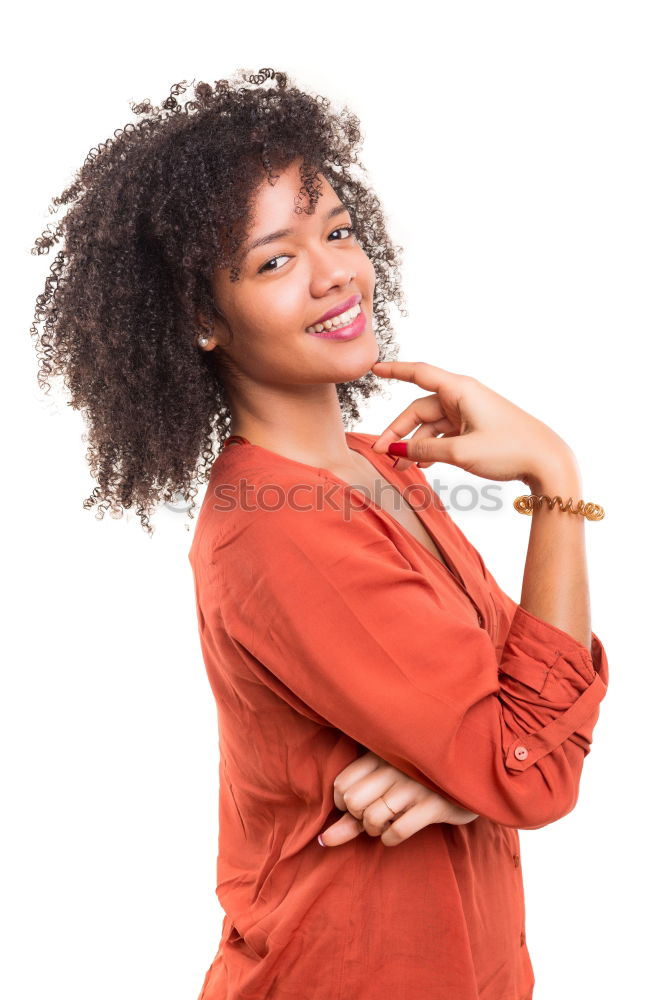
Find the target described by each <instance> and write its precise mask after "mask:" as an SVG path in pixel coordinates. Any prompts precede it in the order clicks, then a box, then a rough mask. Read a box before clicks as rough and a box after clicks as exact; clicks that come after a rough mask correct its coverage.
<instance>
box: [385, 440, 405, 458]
mask: <svg viewBox="0 0 666 1000" xmlns="http://www.w3.org/2000/svg"><path fill="white" fill-rule="evenodd" d="M388 453H389V455H400V456H401V457H402V458H407V442H406V441H395V442H394V443H393V444H390V445H389V446H388Z"/></svg>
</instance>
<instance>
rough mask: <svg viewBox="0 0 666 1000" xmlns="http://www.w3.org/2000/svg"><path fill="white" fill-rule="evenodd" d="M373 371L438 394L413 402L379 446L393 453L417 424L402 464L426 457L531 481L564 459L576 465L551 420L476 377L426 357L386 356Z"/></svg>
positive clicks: (502, 477)
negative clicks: (437, 364)
mask: <svg viewBox="0 0 666 1000" xmlns="http://www.w3.org/2000/svg"><path fill="white" fill-rule="evenodd" d="M372 371H373V372H374V374H376V375H379V376H380V377H381V378H396V379H400V380H401V381H404V382H413V383H414V384H415V385H418V386H420V388H421V389H427V390H429V391H430V392H431V393H432V395H430V396H423V397H421V398H419V399H416V400H414V402H413V403H410V404H409V406H408V407H407V408H406V409H405V410H403V411H402V413H401V414H400V415H399V416H397V417H396V418H395V420H393V421H391V423H390V424H389V426H388V427H387V428H386V430H384V431H383V432H382V433H381V434H380V435H379V437H378V438H377V440H376V441H375V442H374V444H373V446H372V447H373V450H374V451H377V452H380V453H382V454H383V453H386V451H387V449H388V446H389V445H390V444H393V443H394V442H398V441H400V440H401V439H402V438H404V437H405V435H406V434H409V433H410V431H412V430H414V428H415V427H416V428H417V430H416V432H415V434H413V436H412V437H411V438H409V439H408V440H407V441H406V442H405V444H406V445H407V457H406V458H405V459H401V460H400V462H399V463H398V464H397V467H398V468H406V467H407V466H406V465H405V464H403V463H404V462H418V464H419V466H421V467H422V468H425V467H427V466H429V465H431V464H432V463H433V462H448V463H449V464H451V465H456V466H458V468H460V469H465V471H466V472H471V473H473V474H474V475H475V476H481V477H482V478H484V479H494V480H498V481H502V480H512V479H518V480H521V481H522V482H524V483H526V484H527V485H530V482H531V481H538V480H539V479H541V478H542V477H543V475H544V473H548V472H549V471H550V470H551V469H556V468H559V467H560V466H561V465H562V463H563V462H568V463H569V464H570V463H571V462H572V461H573V462H574V463H575V459H574V456H573V452H572V451H571V449H570V448H569V446H568V445H567V443H566V442H565V441H564V440H563V439H562V438H561V437H559V435H558V434H556V433H555V431H554V430H552V429H551V428H550V427H548V425H547V424H544V423H543V422H542V421H541V420H538V419H537V418H536V417H533V416H532V415H531V414H529V413H527V412H526V411H525V410H522V409H521V408H520V407H519V406H516V405H515V403H512V402H510V401H509V400H508V399H505V397H504V396H500V395H499V393H496V392H494V391H493V390H492V389H490V388H489V387H488V386H487V385H484V384H483V383H482V382H479V381H478V380H477V379H475V378H472V377H471V376H469V375H459V374H456V373H455V372H449V371H445V370H444V369H443V368H436V367H435V366H434V365H429V364H425V363H424V362H422V361H415V362H412V361H381V362H377V363H376V364H374V365H373V366H372ZM438 434H445V435H446V436H445V437H443V438H442V437H438V436H437V435H438Z"/></svg>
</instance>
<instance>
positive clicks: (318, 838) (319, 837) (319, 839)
mask: <svg viewBox="0 0 666 1000" xmlns="http://www.w3.org/2000/svg"><path fill="white" fill-rule="evenodd" d="M317 840H318V841H319V843H320V844H321V846H322V847H326V844H325V843H324V841H323V840H322V839H321V834H319V836H318V837H317Z"/></svg>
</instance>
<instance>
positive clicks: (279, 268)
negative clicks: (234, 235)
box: [211, 161, 379, 385]
mask: <svg viewBox="0 0 666 1000" xmlns="http://www.w3.org/2000/svg"><path fill="white" fill-rule="evenodd" d="M279 174H280V176H279V178H278V180H277V181H276V183H275V185H274V186H271V185H270V184H269V183H268V181H264V182H263V183H262V184H261V185H260V187H259V188H258V189H257V194H256V201H255V202H254V203H253V206H252V213H253V214H252V218H251V219H250V227H251V228H250V229H249V233H248V239H247V241H246V243H245V246H244V250H247V254H246V256H245V257H244V258H243V259H242V261H241V264H240V276H239V280H238V281H235V282H232V281H231V280H230V277H229V270H228V268H224V269H220V270H218V271H217V272H216V274H215V277H214V281H213V294H214V296H215V301H216V304H217V308H218V309H219V310H220V312H221V313H222V314H223V316H224V320H222V319H219V318H216V321H215V341H216V342H217V343H218V344H219V345H220V346H221V347H222V350H223V351H224V354H225V355H226V356H227V357H229V358H230V359H231V361H232V362H233V366H234V367H235V368H236V369H237V371H238V372H239V373H240V375H241V377H243V376H245V378H246V379H248V380H250V381H252V382H262V383H273V384H282V385H296V384H301V385H304V384H312V383H335V382H349V381H353V380H355V379H357V378H360V377H361V376H362V375H364V374H366V373H367V372H368V371H369V370H370V368H371V367H372V365H373V364H374V363H375V361H377V359H378V356H379V351H378V345H377V341H376V340H375V337H374V333H373V329H372V302H373V292H374V286H375V271H374V268H373V266H372V262H371V261H370V258H369V257H368V256H367V255H366V254H365V252H364V251H363V249H362V247H361V246H360V244H359V243H358V242H357V240H356V237H355V236H354V234H353V233H352V232H351V230H350V226H351V216H350V214H349V212H348V211H347V209H346V208H345V207H344V205H343V206H341V203H340V199H339V197H338V196H337V194H336V193H335V191H334V189H333V188H332V187H331V185H330V184H329V183H328V181H326V180H325V178H323V177H322V178H321V179H322V182H323V186H322V189H321V194H320V196H319V198H318V200H317V204H316V206H315V212H314V213H313V214H312V215H307V214H306V213H305V212H304V211H302V212H300V213H296V212H295V211H294V206H295V205H296V204H297V199H298V195H299V190H300V188H301V186H302V182H301V179H300V175H299V170H298V162H297V161H295V162H294V163H292V164H291V165H290V166H289V167H288V168H286V169H285V170H283V171H280V172H279ZM298 204H299V205H301V207H305V206H306V205H307V200H304V199H303V198H301V200H300V201H298ZM336 209H337V211H336ZM277 230H291V232H289V233H287V234H285V235H282V236H279V237H274V238H272V239H271V240H270V242H269V241H266V242H264V243H263V244H262V245H259V246H255V247H252V243H253V242H254V241H255V240H259V239H261V238H263V237H267V236H270V234H273V233H275V232H276V231H277ZM248 248H249V249H248ZM353 296H356V297H357V298H358V296H360V302H359V305H360V308H361V313H362V316H361V317H359V320H357V321H356V322H357V323H359V322H360V320H361V319H362V318H363V317H364V318H365V324H364V328H363V329H361V330H360V332H359V333H358V334H357V335H356V336H354V337H353V338H352V339H347V340H336V339H329V338H325V337H322V336H315V335H314V334H312V333H308V332H306V328H307V327H310V326H312V325H313V324H314V323H315V322H316V321H317V320H319V318H320V317H321V316H322V315H323V314H324V313H327V312H328V311H329V310H330V309H332V308H334V307H336V306H339V305H341V304H342V303H344V302H345V301H346V300H347V299H350V298H352V297H353ZM230 330H231V331H232V332H233V337H230V335H229V331H230ZM211 346H213V345H212V342H211Z"/></svg>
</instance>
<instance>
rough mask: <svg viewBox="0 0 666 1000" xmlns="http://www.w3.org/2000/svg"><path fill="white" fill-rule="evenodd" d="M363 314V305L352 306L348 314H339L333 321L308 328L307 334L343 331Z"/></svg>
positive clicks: (306, 329) (326, 321)
mask: <svg viewBox="0 0 666 1000" xmlns="http://www.w3.org/2000/svg"><path fill="white" fill-rule="evenodd" d="M360 312H361V303H360V302H359V303H357V305H355V306H352V307H351V309H347V310H346V312H343V313H339V314H338V315H337V316H333V317H332V318H331V319H327V320H324V322H323V323H315V324H314V325H313V326H306V328H305V332H306V333H319V334H323V333H326V332H327V331H334V330H341V329H342V328H343V327H345V326H349V325H350V324H351V323H353V322H354V320H355V319H356V317H357V316H358V315H359V313H360Z"/></svg>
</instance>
